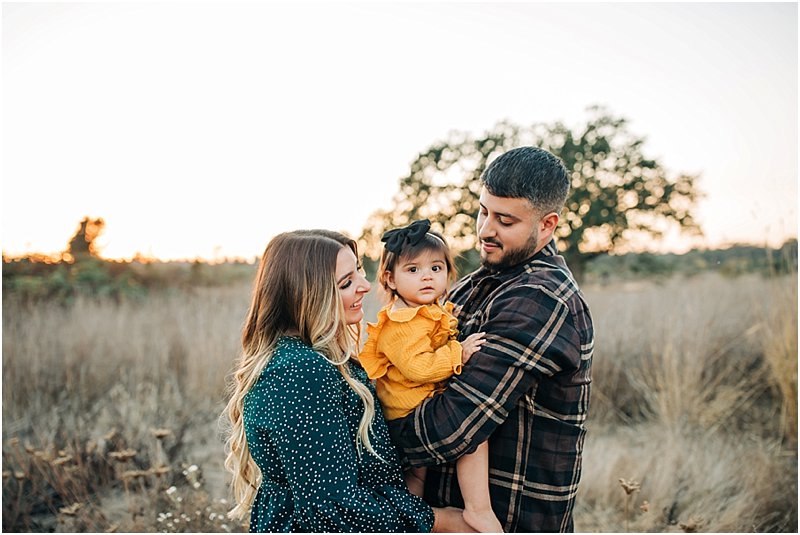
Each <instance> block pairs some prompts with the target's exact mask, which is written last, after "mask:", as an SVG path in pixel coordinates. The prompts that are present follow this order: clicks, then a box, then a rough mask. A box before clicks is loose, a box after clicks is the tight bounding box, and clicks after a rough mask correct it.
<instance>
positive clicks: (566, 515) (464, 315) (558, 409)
mask: <svg viewBox="0 0 800 535" xmlns="http://www.w3.org/2000/svg"><path fill="white" fill-rule="evenodd" d="M451 300H452V301H453V302H454V303H455V304H456V305H457V306H461V310H460V311H458V314H457V316H458V323H459V339H461V340H463V339H464V338H465V337H467V336H469V335H470V334H472V333H475V332H480V331H482V332H485V333H486V343H484V345H483V347H482V348H481V350H480V351H478V352H477V353H475V354H474V355H472V358H471V359H470V360H469V362H468V363H467V364H466V365H465V366H464V367H463V369H462V372H461V374H460V375H456V376H453V377H452V378H451V379H450V381H449V383H448V385H447V388H445V390H444V391H443V392H442V393H441V394H438V395H435V396H434V397H432V398H429V399H427V400H425V402H423V403H422V404H421V405H420V406H419V407H417V409H416V410H415V411H414V412H413V413H411V414H409V415H408V416H406V417H404V418H400V419H397V420H393V421H391V422H389V425H390V429H391V431H392V436H393V438H394V439H395V441H396V442H397V444H398V445H399V446H400V447H401V449H402V450H403V452H404V454H405V459H404V460H405V462H406V463H407V464H410V465H411V466H428V467H429V468H428V472H427V478H426V482H425V499H426V501H428V503H430V504H431V505H434V506H447V505H453V506H457V507H463V504H464V501H463V498H462V496H461V492H460V490H459V486H458V481H457V479H456V477H455V465H454V464H453V462H454V461H455V460H456V459H458V458H459V457H461V456H462V455H464V454H465V453H471V452H472V451H474V450H475V449H476V448H477V447H478V445H479V444H480V443H482V442H484V441H485V440H487V439H488V441H489V487H490V493H491V497H492V507H493V508H494V512H495V513H496V514H497V516H498V518H499V520H500V522H501V524H503V528H504V530H505V531H507V532H537V531H550V532H559V531H574V526H573V522H572V509H573V505H574V503H575V493H576V491H577V488H578V481H579V479H580V474H581V454H582V451H583V441H584V436H585V434H586V429H585V427H584V422H585V420H586V414H587V410H588V406H589V384H590V382H591V366H592V351H593V347H594V331H593V327H592V318H591V315H590V313H589V308H588V306H587V305H586V302H585V300H584V298H583V295H582V294H581V292H580V290H579V289H578V286H577V284H576V283H575V281H574V279H573V278H572V274H571V273H570V271H569V269H567V266H566V264H565V262H564V259H563V258H562V257H561V256H560V255H559V254H558V252H557V249H556V246H555V242H550V243H549V244H548V245H547V246H545V247H544V248H543V249H542V250H541V251H539V252H538V253H536V254H535V255H534V256H533V257H531V258H530V259H529V260H528V261H526V262H524V263H522V264H520V265H518V266H514V267H512V268H509V269H507V270H504V271H499V272H492V271H490V270H488V269H485V268H481V269H478V270H477V271H475V272H474V273H472V274H471V275H468V276H467V277H465V278H464V279H462V280H461V281H460V282H459V284H458V285H457V286H456V287H455V288H454V289H453V292H452V294H451Z"/></svg>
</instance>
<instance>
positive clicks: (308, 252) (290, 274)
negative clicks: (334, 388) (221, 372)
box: [222, 230, 380, 520]
mask: <svg viewBox="0 0 800 535" xmlns="http://www.w3.org/2000/svg"><path fill="white" fill-rule="evenodd" d="M342 247H349V248H350V249H351V250H352V251H353V253H354V254H355V255H356V258H358V249H357V246H356V243H355V241H353V240H351V239H349V238H347V237H346V236H344V235H342V234H339V233H338V232H332V231H327V230H301V231H294V232H287V233H284V234H279V235H278V236H276V237H275V238H273V239H272V240H271V241H270V242H269V244H268V245H267V248H266V249H265V250H264V255H263V256H262V257H261V262H260V264H259V266H258V272H257V274H256V279H255V282H254V285H253V296H252V300H251V303H250V309H249V311H248V312H247V316H246V319H245V322H244V328H243V330H242V352H241V355H240V356H239V357H238V359H237V360H236V363H235V365H234V371H233V373H232V374H231V376H230V378H229V381H228V391H229V401H228V404H227V407H226V408H225V411H224V412H223V414H222V418H223V423H226V424H227V425H226V427H228V430H227V431H228V433H227V435H228V436H227V439H226V442H225V451H226V454H227V456H226V458H225V468H226V469H227V470H228V471H229V472H231V473H232V474H233V480H232V482H231V488H232V491H233V498H234V503H235V507H234V508H233V509H232V510H231V511H230V512H229V513H228V516H229V517H230V518H232V519H236V520H244V519H245V518H246V517H247V515H248V513H249V512H250V508H251V506H252V503H253V500H254V499H255V496H256V493H257V492H258V487H259V485H260V483H261V471H260V470H259V468H258V466H257V465H256V463H255V461H254V460H253V457H252V456H251V455H250V450H249V449H248V446H247V437H246V435H245V430H244V421H243V410H244V398H245V396H246V395H247V393H248V392H249V391H250V389H251V388H252V387H253V385H254V384H255V383H256V381H257V380H258V377H259V376H260V375H261V372H262V371H263V370H264V368H265V367H266V365H267V363H268V362H269V360H270V358H271V357H272V354H273V352H274V351H275V346H276V344H277V342H278V339H279V338H280V337H281V336H282V335H285V334H287V333H292V334H293V335H294V336H299V338H300V339H301V340H302V341H303V342H304V343H305V344H307V345H309V346H311V347H312V348H313V349H314V350H315V351H317V352H319V353H320V354H322V355H323V356H324V357H325V358H326V359H327V360H328V361H329V362H331V363H332V364H334V365H335V366H336V367H337V369H338V370H339V372H340V373H341V374H342V377H344V379H345V381H347V384H348V385H350V388H352V389H353V390H354V391H355V392H356V394H358V396H359V397H360V398H361V401H362V402H363V403H364V414H363V416H362V417H361V423H360V425H359V428H358V436H357V437H356V444H355V446H356V450H357V451H358V454H359V455H360V454H361V446H362V445H363V446H364V447H365V448H366V449H367V450H368V451H369V452H370V453H372V454H373V455H375V456H377V457H378V458H380V456H378V454H377V453H375V450H373V448H372V444H371V443H370V439H369V436H370V432H371V429H372V422H373V419H374V416H375V401H374V399H373V398H372V394H371V393H370V391H369V389H368V388H367V387H366V386H365V385H364V384H362V383H360V382H359V381H356V380H355V379H353V378H352V377H351V376H350V372H349V366H348V364H347V363H348V361H349V360H350V358H351V357H353V356H355V354H356V352H357V350H358V344H359V340H360V336H361V329H360V326H358V325H347V323H346V321H345V311H344V306H343V304H342V299H341V297H340V295H339V288H338V286H337V284H336V280H335V271H336V260H337V256H338V254H339V251H341V249H342ZM225 420H227V422H225Z"/></svg>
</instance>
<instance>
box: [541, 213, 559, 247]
mask: <svg viewBox="0 0 800 535" xmlns="http://www.w3.org/2000/svg"><path fill="white" fill-rule="evenodd" d="M559 219H560V218H559V217H558V214H557V213H555V212H550V213H549V214H547V215H546V216H544V217H543V218H541V219H540V220H539V241H540V243H549V242H550V240H551V239H552V237H553V232H555V230H556V227H557V226H558V221H559Z"/></svg>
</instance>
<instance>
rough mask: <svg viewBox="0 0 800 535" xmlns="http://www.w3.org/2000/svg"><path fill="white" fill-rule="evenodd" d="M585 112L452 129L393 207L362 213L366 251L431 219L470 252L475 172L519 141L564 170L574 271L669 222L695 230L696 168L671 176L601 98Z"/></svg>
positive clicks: (565, 242) (563, 242)
mask: <svg viewBox="0 0 800 535" xmlns="http://www.w3.org/2000/svg"><path fill="white" fill-rule="evenodd" d="M589 115H590V116H589V119H588V120H587V121H586V124H585V125H583V126H582V127H580V128H578V129H577V130H576V131H573V130H570V129H569V128H568V127H566V126H565V125H564V124H562V123H561V122H555V123H552V124H543V123H542V124H534V125H532V126H529V127H520V126H517V125H514V124H512V123H510V122H507V121H504V122H500V123H498V124H497V125H496V126H495V127H494V128H493V129H492V130H490V131H489V132H487V133H486V134H484V135H483V136H482V137H479V138H473V137H472V136H470V135H469V134H467V133H464V132H452V133H451V134H450V135H449V137H448V139H447V140H446V141H440V142H437V143H434V144H433V145H431V146H430V147H428V148H427V149H425V150H424V151H422V152H421V153H419V155H418V156H417V157H416V159H415V160H414V161H413V162H412V163H411V168H410V171H409V173H408V175H406V176H405V177H403V178H402V179H401V180H400V189H399V191H398V193H397V194H396V195H395V196H394V200H393V201H394V206H393V207H392V208H391V209H390V210H388V211H378V212H375V213H373V214H372V215H371V216H370V217H369V219H368V221H367V224H366V226H365V228H364V231H363V232H362V235H361V242H362V244H361V245H362V247H363V250H364V251H365V253H366V254H367V255H368V256H370V257H372V258H376V257H377V256H378V255H379V253H380V246H381V243H380V236H381V235H382V234H383V232H384V231H385V230H387V229H390V228H395V227H398V226H404V225H407V224H408V223H409V222H411V221H413V220H415V219H421V218H428V219H430V220H431V222H432V223H433V227H434V228H435V229H436V230H439V231H441V232H442V233H443V234H444V235H445V236H446V237H447V238H448V240H449V243H450V244H451V246H452V247H453V248H454V250H456V251H466V252H468V256H469V257H470V258H475V257H476V255H475V253H474V252H473V251H474V249H475V248H476V247H477V236H476V231H475V219H476V218H477V214H478V210H479V201H478V199H479V196H480V187H481V186H480V176H481V173H483V170H484V169H485V168H486V166H487V165H488V164H489V163H490V162H491V161H492V160H493V159H494V158H495V157H497V156H499V155H500V154H502V153H504V152H506V151H508V150H510V149H512V148H514V147H518V146H522V145H533V146H538V147H542V148H544V149H546V150H549V151H550V152H552V153H553V154H555V155H556V156H558V157H560V158H561V160H562V161H563V162H564V165H565V166H566V168H567V170H568V172H569V173H570V179H571V181H572V182H571V189H570V194H569V197H568V199H567V202H566V205H565V207H564V211H563V212H562V214H561V215H562V219H561V223H559V227H558V230H557V232H556V238H557V242H558V246H559V249H560V250H561V252H562V254H564V256H565V257H566V259H567V261H568V262H569V264H570V267H571V269H572V271H573V273H574V274H575V275H576V277H578V278H581V277H582V274H583V271H584V267H585V264H586V262H587V261H588V260H589V259H591V258H593V257H594V256H597V255H599V254H603V253H608V252H612V251H615V250H619V249H621V248H622V247H624V246H625V245H627V244H631V243H637V241H640V240H642V239H643V238H645V239H649V240H652V239H655V238H658V237H659V236H661V235H663V233H664V232H666V231H667V230H669V229H670V227H677V228H679V229H680V230H681V231H684V232H689V233H699V232H700V229H699V227H698V226H697V224H696V223H695V221H694V218H693V216H692V212H693V211H694V209H695V206H696V202H697V199H698V198H699V197H700V194H699V192H698V191H697V190H696V189H695V182H696V180H697V178H698V176H697V175H690V174H685V173H681V174H678V175H677V176H676V177H674V178H670V177H668V176H667V172H666V170H665V169H664V167H663V166H662V164H661V163H659V162H658V161H657V160H655V159H649V158H646V157H645V156H644V154H643V153H642V146H643V144H644V138H641V137H637V136H634V135H633V134H631V133H630V132H629V131H628V125H627V120H626V119H624V118H621V117H615V116H613V115H611V114H610V113H609V112H608V111H606V110H605V109H604V108H602V107H599V106H594V107H591V108H589Z"/></svg>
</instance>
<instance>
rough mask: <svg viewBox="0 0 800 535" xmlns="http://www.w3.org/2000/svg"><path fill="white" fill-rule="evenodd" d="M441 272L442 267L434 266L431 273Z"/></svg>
mask: <svg viewBox="0 0 800 535" xmlns="http://www.w3.org/2000/svg"><path fill="white" fill-rule="evenodd" d="M441 270H442V266H433V267H432V268H431V271H433V272H434V273H439V272H440V271H441Z"/></svg>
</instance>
